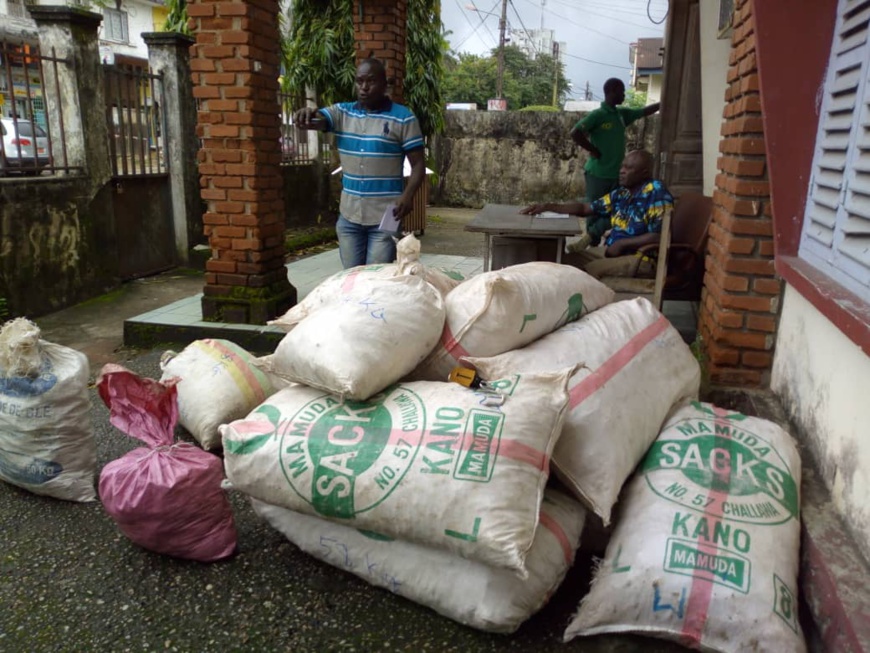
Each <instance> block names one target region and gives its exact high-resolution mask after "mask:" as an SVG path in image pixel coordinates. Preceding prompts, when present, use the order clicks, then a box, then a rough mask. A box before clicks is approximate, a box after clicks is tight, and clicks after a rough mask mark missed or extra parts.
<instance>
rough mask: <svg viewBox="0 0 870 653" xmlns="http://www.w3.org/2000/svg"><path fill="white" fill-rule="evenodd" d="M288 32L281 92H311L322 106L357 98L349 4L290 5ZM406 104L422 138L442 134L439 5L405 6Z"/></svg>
mask: <svg viewBox="0 0 870 653" xmlns="http://www.w3.org/2000/svg"><path fill="white" fill-rule="evenodd" d="M289 13H290V18H289V23H290V29H289V31H288V33H287V36H286V37H285V38H284V40H283V43H282V55H283V64H284V76H283V80H282V91H284V92H285V93H290V94H292V95H295V96H302V95H304V94H305V93H306V92H307V90H308V89H314V91H315V93H316V97H315V98H312V99H314V100H315V101H316V102H317V103H318V104H320V105H327V104H332V103H333V102H347V101H349V100H352V99H354V98H355V97H356V92H355V90H354V77H355V75H356V65H355V57H356V48H355V43H354V32H353V0H331V1H330V2H323V0H293V3H292V5H291V9H290V12H289ZM407 35H408V47H407V52H406V57H405V79H404V89H405V102H406V103H407V104H408V106H409V107H411V109H412V110H413V111H414V113H415V114H416V115H417V118H419V120H420V126H421V128H422V129H423V133H424V134H425V135H427V136H428V135H431V134H432V133H434V132H436V131H440V130H442V129H443V128H444V100H443V98H442V95H441V93H442V91H441V89H442V76H443V70H444V65H443V58H442V55H443V52H444V51H445V50H446V47H447V44H446V41H445V39H444V36H443V35H442V32H441V2H440V0H413V2H409V3H408V25H407ZM364 54H365V55H367V54H368V53H364Z"/></svg>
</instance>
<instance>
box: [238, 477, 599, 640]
mask: <svg viewBox="0 0 870 653" xmlns="http://www.w3.org/2000/svg"><path fill="white" fill-rule="evenodd" d="M251 504H252V505H253V507H254V511H255V512H256V513H257V514H258V515H260V516H261V517H263V518H264V519H266V520H267V521H268V522H269V523H270V524H271V525H272V526H273V527H274V528H276V529H277V530H279V531H281V533H283V534H284V535H285V536H286V537H287V539H289V540H290V541H291V542H293V544H295V545H296V546H298V547H299V548H300V549H302V550H303V551H305V552H306V553H309V554H310V555H312V556H314V557H315V558H318V559H320V560H323V561H324V562H328V563H329V564H331V565H334V566H335V567H338V568H339V569H344V570H346V571H349V572H351V573H352V574H355V575H357V576H359V577H360V578H362V579H363V580H365V581H368V582H369V583H371V584H372V585H376V586H378V587H383V588H385V589H387V590H389V591H391V592H394V593H395V594H398V595H399V596H403V597H405V598H407V599H410V600H411V601H414V602H416V603H420V604H421V605H425V606H428V607H430V608H432V609H433V610H435V611H436V612H438V613H439V614H443V615H444V616H446V617H449V618H450V619H453V620H455V621H458V622H459V623H461V624H465V625H466V626H471V627H472V628H479V629H480V630H486V631H489V632H494V633H512V632H514V631H515V630H516V629H517V628H519V627H520V624H521V623H523V622H524V621H525V620H526V619H528V618H529V617H531V616H532V615H533V614H534V613H536V612H537V611H538V610H540V609H541V608H542V607H544V605H545V604H546V603H547V601H548V600H549V599H550V596H552V594H553V593H554V592H555V591H556V588H557V587H558V586H559V584H560V583H561V582H562V579H563V578H565V574H566V573H567V571H568V569H570V568H571V565H572V564H573V563H574V553H575V552H576V550H577V547H578V546H579V545H580V534H581V532H582V531H583V524H584V522H585V518H586V511H585V510H584V509H583V507H582V506H581V505H580V503H579V502H578V501H576V500H575V499H574V498H573V497H570V496H568V495H567V494H562V493H561V492H559V491H557V490H554V489H551V488H547V491H546V492H545V493H544V501H543V503H542V504H541V518H540V523H539V525H538V530H537V532H536V533H535V540H534V542H533V544H532V548H531V550H530V551H529V554H528V556H527V557H526V566H527V567H528V570H529V577H528V578H527V579H525V580H521V579H519V578H517V576H516V574H514V573H513V572H511V571H508V570H506V569H495V568H493V567H490V566H489V565H484V564H481V563H479V562H473V561H471V560H463V559H462V558H457V557H456V556H454V555H452V554H450V553H447V552H446V551H438V550H436V549H431V548H429V547H426V546H420V545H418V544H409V543H408V542H402V541H401V540H396V539H393V538H390V537H385V536H383V535H379V534H377V533H373V532H371V531H361V530H357V529H355V528H350V527H348V526H343V525H342V524H336V523H333V522H329V521H326V520H325V519H318V518H317V517H310V516H308V515H302V514H300V513H298V512H293V511H292V510H287V509H286V508H279V507H277V506H270V505H268V504H265V503H263V502H261V501H257V500H256V499H253V500H252V501H251Z"/></svg>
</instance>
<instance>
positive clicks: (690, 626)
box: [565, 402, 806, 653]
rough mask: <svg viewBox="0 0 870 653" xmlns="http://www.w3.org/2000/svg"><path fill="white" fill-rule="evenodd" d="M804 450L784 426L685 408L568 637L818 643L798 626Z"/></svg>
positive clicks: (633, 488) (702, 644) (632, 491)
mask: <svg viewBox="0 0 870 653" xmlns="http://www.w3.org/2000/svg"><path fill="white" fill-rule="evenodd" d="M800 469H801V468H800V457H799V456H798V451H797V448H796V446H795V444H794V442H793V440H792V438H791V436H790V435H789V434H788V433H786V432H785V431H784V430H783V429H781V428H780V427H779V426H777V425H776V424H774V423H772V422H769V421H767V420H764V419H759V418H755V417H747V416H746V415H741V414H740V413H736V412H733V411H729V410H725V409H721V408H717V407H715V406H713V405H711V404H701V403H697V402H690V403H685V404H681V405H680V406H678V407H677V409H676V410H675V411H674V412H673V413H672V414H671V415H670V416H669V418H668V420H667V422H666V423H665V426H664V428H663V429H662V432H661V434H660V435H659V437H658V439H657V440H656V442H655V443H654V444H653V446H652V448H651V449H650V451H649V453H648V454H647V456H646V458H645V459H644V461H643V463H642V465H641V467H640V469H639V470H638V473H637V474H636V475H635V477H634V479H633V480H632V481H631V482H630V483H629V484H628V485H627V486H626V490H625V495H624V496H625V498H624V504H623V506H622V508H621V515H620V518H619V520H618V522H617V526H616V529H615V531H614V533H613V536H612V538H611V540H610V543H609V545H608V547H607V554H606V556H605V558H604V560H603V562H602V563H601V565H600V566H599V568H598V572H597V573H596V577H595V580H594V581H593V585H592V589H591V590H590V592H589V594H588V595H587V596H586V597H585V598H584V599H583V601H582V603H581V605H580V609H579V611H578V613H577V615H576V616H575V617H574V619H573V621H572V622H571V623H570V624H569V626H568V630H567V631H566V632H565V641H569V640H571V639H573V638H574V637H576V636H578V635H596V634H600V633H626V632H628V633H638V634H642V635H651V636H656V637H662V638H665V639H671V640H674V641H677V642H680V643H682V644H684V645H686V646H690V647H692V648H696V649H699V650H704V651H721V652H723V653H725V652H728V653H742V652H743V651H794V652H798V653H800V652H802V651H805V650H806V647H805V643H804V638H803V634H802V633H801V628H800V624H799V623H798V616H797V611H798V599H797V575H798V557H799V548H800V514H799V513H800Z"/></svg>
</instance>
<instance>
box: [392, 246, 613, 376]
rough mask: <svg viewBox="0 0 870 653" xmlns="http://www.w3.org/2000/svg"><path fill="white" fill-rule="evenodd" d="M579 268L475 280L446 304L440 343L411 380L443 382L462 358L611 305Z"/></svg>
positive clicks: (520, 269) (517, 269) (536, 265)
mask: <svg viewBox="0 0 870 653" xmlns="http://www.w3.org/2000/svg"><path fill="white" fill-rule="evenodd" d="M613 296H614V293H613V291H612V290H611V289H610V288H608V287H607V286H605V285H604V284H603V283H601V282H600V281H598V280H597V279H595V278H593V277H592V276H590V275H588V274H586V273H585V272H583V271H582V270H579V269H578V268H575V267H572V266H570V265H559V264H557V263H547V262H533V263H523V264H521V265H514V266H511V267H508V268H504V269H502V270H495V271H493V272H486V273H484V274H479V275H477V276H476V277H473V278H472V279H469V280H468V281H465V282H463V283H461V284H459V285H458V286H457V287H456V288H455V289H454V290H452V291H451V292H450V294H449V295H448V296H447V298H446V300H445V304H446V309H447V319H446V321H445V324H444V332H443V333H442V334H441V341H440V342H439V343H438V345H437V346H436V347H435V349H434V350H433V351H432V353H431V354H429V356H428V357H427V358H426V360H425V361H423V363H422V364H421V365H420V366H419V367H418V368H417V369H415V370H414V371H413V373H412V374H411V375H410V376H409V379H415V380H427V381H445V380H446V379H447V376H448V375H449V374H450V371H451V370H452V369H453V368H454V367H456V366H457V365H458V364H459V360H460V358H462V357H465V356H495V355H497V354H501V353H503V352H506V351H510V350H512V349H516V348H518V347H522V346H524V345H527V344H529V343H530V342H534V341H535V340H537V339H538V338H540V337H541V336H544V335H546V334H548V333H550V332H552V331H555V330H556V329H558V328H559V327H560V326H562V325H563V324H566V323H568V322H573V321H574V320H577V319H579V318H580V316H581V315H585V314H586V313H588V312H590V311H594V310H596V309H598V308H600V307H602V306H604V305H605V304H609V303H610V302H612V301H613Z"/></svg>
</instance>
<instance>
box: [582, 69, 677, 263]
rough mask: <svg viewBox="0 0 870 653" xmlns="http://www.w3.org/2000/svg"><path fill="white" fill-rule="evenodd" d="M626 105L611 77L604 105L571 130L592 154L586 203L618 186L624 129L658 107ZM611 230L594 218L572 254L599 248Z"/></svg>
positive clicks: (621, 87) (618, 82) (619, 86)
mask: <svg viewBox="0 0 870 653" xmlns="http://www.w3.org/2000/svg"><path fill="white" fill-rule="evenodd" d="M623 102H625V84H623V83H622V80H621V79H617V78H615V77H612V78H610V79H608V80H607V81H606V82H604V102H602V103H601V106H600V107H599V108H598V109H595V110H594V111H592V112H590V113H589V114H588V115H587V116H586V117H585V118H583V119H582V120H581V121H580V122H578V123H577V124H576V125H574V127H573V128H572V129H571V138H572V140H573V141H574V142H575V143H576V144H577V145H579V146H580V147H582V148H583V149H584V150H586V151H587V152H589V160H588V161H586V202H587V203H591V202H594V201H595V200H597V199H598V198H599V197H604V196H605V195H607V194H608V193H609V192H610V191H612V190H613V189H614V188H616V187H617V186H618V185H619V166H620V165H621V164H622V159H623V157H624V156H625V128H626V127H627V126H628V125H630V124H631V123H633V122H634V121H635V120H637V119H638V118H645V117H647V116H651V115H652V114H654V113H656V112H657V111H658V110H659V106H660V105H659V103H658V102H656V103H655V104H651V105H649V106H648V107H644V108H643V109H630V108H628V107H621V106H619V105H620V104H622V103H623ZM609 228H610V223H609V221H606V220H604V219H601V218H598V217H596V216H594V215H592V216H589V217H588V218H587V219H586V234H585V235H584V236H582V237H581V238H580V240H579V241H576V242H575V243H573V244H572V245H571V248H570V249H571V250H572V251H578V250H582V249H585V248H586V247H587V246H589V245H590V244H591V245H593V246H594V245H598V243H599V242H600V241H601V236H602V235H603V234H604V232H605V231H607V230H608V229H609Z"/></svg>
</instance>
